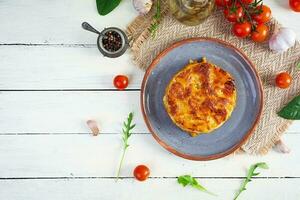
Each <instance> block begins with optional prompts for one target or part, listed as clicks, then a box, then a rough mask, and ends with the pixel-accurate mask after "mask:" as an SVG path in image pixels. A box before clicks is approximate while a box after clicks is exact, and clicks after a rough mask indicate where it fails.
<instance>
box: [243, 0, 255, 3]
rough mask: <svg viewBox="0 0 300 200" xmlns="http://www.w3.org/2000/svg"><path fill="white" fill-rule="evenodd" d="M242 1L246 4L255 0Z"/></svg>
mask: <svg viewBox="0 0 300 200" xmlns="http://www.w3.org/2000/svg"><path fill="white" fill-rule="evenodd" d="M241 2H242V3H244V4H250V3H252V2H253V0H241Z"/></svg>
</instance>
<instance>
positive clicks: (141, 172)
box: [133, 165, 150, 181]
mask: <svg viewBox="0 0 300 200" xmlns="http://www.w3.org/2000/svg"><path fill="white" fill-rule="evenodd" d="M133 175H134V177H135V178H136V179H137V180H139V181H144V180H146V179H147V178H148V176H149V175H150V169H149V168H148V167H147V166H145V165H139V166H137V167H136V168H135V169H134V171H133Z"/></svg>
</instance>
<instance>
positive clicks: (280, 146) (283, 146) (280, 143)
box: [274, 139, 291, 153]
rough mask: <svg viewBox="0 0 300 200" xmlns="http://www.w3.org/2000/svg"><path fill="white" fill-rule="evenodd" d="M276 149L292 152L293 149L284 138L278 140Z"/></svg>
mask: <svg viewBox="0 0 300 200" xmlns="http://www.w3.org/2000/svg"><path fill="white" fill-rule="evenodd" d="M274 148H275V151H277V152H279V153H290V152H291V149H290V148H289V147H288V146H287V145H286V144H285V143H284V142H283V141H282V139H280V140H278V141H277V142H276V145H275V147H274Z"/></svg>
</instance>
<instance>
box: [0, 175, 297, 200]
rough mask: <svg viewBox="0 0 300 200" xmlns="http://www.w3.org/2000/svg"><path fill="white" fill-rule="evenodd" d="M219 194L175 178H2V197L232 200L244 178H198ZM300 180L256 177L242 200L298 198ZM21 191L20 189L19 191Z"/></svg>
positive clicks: (33, 199) (32, 199)
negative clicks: (189, 185) (144, 179)
mask: <svg viewBox="0 0 300 200" xmlns="http://www.w3.org/2000/svg"><path fill="white" fill-rule="evenodd" d="M199 182H200V183H201V184H202V185H204V186H205V187H207V188H208V189H210V190H211V191H213V192H215V193H217V194H218V196H217V197H214V196H211V195H208V194H206V193H202V192H200V191H198V190H195V189H193V188H188V187H187V188H183V187H182V186H180V185H178V183H177V182H176V179H165V178H160V179H150V180H147V181H146V182H143V183H140V182H137V181H136V180H133V179H124V180H119V181H118V182H117V183H116V182H115V180H112V179H62V180H61V179H58V180H57V179H56V180H39V179H37V180H0V199H5V200H24V199H30V200H40V199H41V198H42V199H43V200H53V199H55V200H66V199H67V200H83V199H88V200H99V199H101V200H112V199H143V200H153V199H189V200H199V199H212V200H214V199H215V200H224V199H226V200H230V199H233V197H234V194H235V192H236V191H237V189H238V188H239V186H240V184H241V182H242V180H241V179H205V178H204V179H203V178H201V179H199ZM299 185H300V179H255V180H253V181H252V182H251V183H249V184H248V186H247V190H246V191H245V192H243V193H242V194H241V196H240V198H239V199H241V200H253V199H257V200H261V199H262V200H275V199H279V200H296V199H299V196H300V186H299ZM16 191H18V192H16Z"/></svg>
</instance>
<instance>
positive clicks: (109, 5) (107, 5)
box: [96, 0, 121, 15]
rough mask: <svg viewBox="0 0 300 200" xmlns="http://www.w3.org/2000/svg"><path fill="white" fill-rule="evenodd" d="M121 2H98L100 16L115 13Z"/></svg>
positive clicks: (99, 0)
mask: <svg viewBox="0 0 300 200" xmlns="http://www.w3.org/2000/svg"><path fill="white" fill-rule="evenodd" d="M120 2H121V0H96V4H97V10H98V13H99V14H100V15H107V14H108V13H110V12H111V11H113V10H114V9H115V8H116V7H117V6H118V5H119V4H120Z"/></svg>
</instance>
